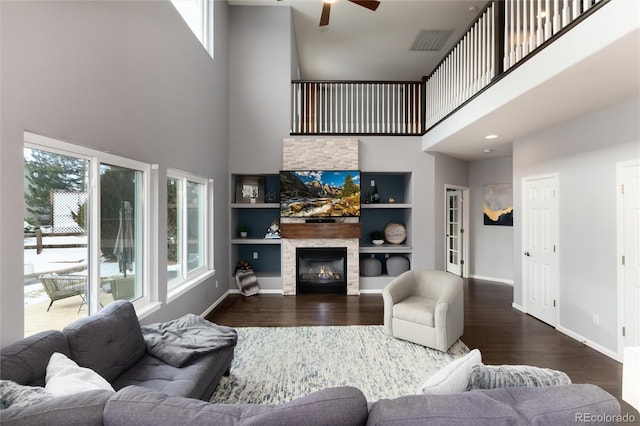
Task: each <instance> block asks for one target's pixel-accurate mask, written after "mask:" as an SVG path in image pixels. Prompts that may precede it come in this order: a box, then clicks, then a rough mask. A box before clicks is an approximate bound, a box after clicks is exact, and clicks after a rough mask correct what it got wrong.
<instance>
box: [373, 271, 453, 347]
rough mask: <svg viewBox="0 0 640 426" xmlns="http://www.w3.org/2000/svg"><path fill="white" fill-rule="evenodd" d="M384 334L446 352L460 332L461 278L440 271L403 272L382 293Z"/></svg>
mask: <svg viewBox="0 0 640 426" xmlns="http://www.w3.org/2000/svg"><path fill="white" fill-rule="evenodd" d="M382 298H383V301H384V332H385V334H388V335H391V336H393V337H396V338H398V339H403V340H408V341H410V342H414V343H417V344H419V345H423V346H427V347H430V348H434V349H438V350H440V351H447V350H448V349H449V347H450V346H451V345H452V344H453V343H454V342H455V341H456V340H458V338H459V337H460V336H462V333H463V332H464V296H463V289H462V278H460V277H459V276H457V275H453V274H450V273H448V272H444V271H413V270H412V271H406V272H404V273H402V274H401V275H399V276H398V277H397V278H395V279H394V280H393V281H391V282H390V283H389V284H388V285H387V286H386V287H385V288H384V290H383V291H382Z"/></svg>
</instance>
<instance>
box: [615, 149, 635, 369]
mask: <svg viewBox="0 0 640 426" xmlns="http://www.w3.org/2000/svg"><path fill="white" fill-rule="evenodd" d="M639 165H640V160H639V159H634V160H628V161H621V162H619V163H616V187H615V191H616V282H617V288H618V309H617V327H616V336H617V337H618V338H617V350H618V354H617V356H618V357H619V358H620V359H622V358H623V356H624V336H623V335H622V327H624V324H625V321H624V319H625V310H624V308H625V297H624V293H625V282H624V267H623V265H622V262H621V261H620V259H622V256H623V255H624V254H625V252H624V226H623V223H624V197H623V195H622V194H621V191H620V187H621V185H622V184H623V183H624V174H623V173H624V172H623V169H625V168H627V167H638V166H639Z"/></svg>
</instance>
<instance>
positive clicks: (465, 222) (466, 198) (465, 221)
mask: <svg viewBox="0 0 640 426" xmlns="http://www.w3.org/2000/svg"><path fill="white" fill-rule="evenodd" d="M449 189H453V190H456V191H462V229H464V233H463V234H462V250H460V257H461V260H463V261H464V264H463V265H462V278H469V277H470V275H469V263H470V262H469V258H470V256H471V254H470V250H469V248H470V247H471V245H470V244H469V234H470V233H471V232H470V223H469V210H470V208H469V207H470V205H471V190H470V188H469V187H467V186H460V185H451V184H448V183H446V184H445V185H444V238H445V242H444V253H445V255H444V263H445V264H444V269H445V270H446V269H447V256H448V253H447V241H446V238H447V227H448V219H447V218H448V215H449V211H448V206H449V199H448V197H447V190H449Z"/></svg>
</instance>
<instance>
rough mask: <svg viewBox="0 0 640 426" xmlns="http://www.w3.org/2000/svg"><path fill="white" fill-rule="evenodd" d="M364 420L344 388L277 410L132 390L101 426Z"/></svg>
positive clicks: (360, 401)
mask: <svg viewBox="0 0 640 426" xmlns="http://www.w3.org/2000/svg"><path fill="white" fill-rule="evenodd" d="M367 414H368V413H367V400H366V399H365V396H364V394H363V393H362V392H361V391H360V390H359V389H356V388H353V387H348V386H345V387H336V388H328V389H323V390H321V391H318V392H314V393H311V394H309V395H306V396H303V397H301V398H298V399H295V400H293V401H290V402H287V403H284V404H280V405H261V404H210V403H207V402H204V401H198V400H195V399H190V398H180V397H171V396H168V395H165V394H162V393H159V392H154V391H151V390H148V389H145V388H140V387H137V386H130V387H127V388H125V389H122V390H120V391H118V393H117V394H116V395H115V396H114V397H113V398H111V399H110V400H109V401H108V402H107V404H106V406H105V410H104V424H105V426H120V425H123V424H126V425H127V426H136V425H149V426H152V425H153V426H161V425H187V424H192V425H199V426H205V425H243V426H252V425H255V426H281V425H295V424H305V425H315V426H322V425H327V426H342V425H344V426H357V425H364V424H365V422H366V420H367Z"/></svg>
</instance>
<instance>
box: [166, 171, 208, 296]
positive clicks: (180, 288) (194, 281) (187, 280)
mask: <svg viewBox="0 0 640 426" xmlns="http://www.w3.org/2000/svg"><path fill="white" fill-rule="evenodd" d="M169 179H174V180H179V181H180V182H181V183H182V192H181V194H179V196H180V197H181V198H182V202H181V203H180V205H181V206H182V210H183V211H182V212H181V213H182V214H181V215H180V216H179V217H182V218H183V219H186V218H187V213H186V209H187V203H186V190H187V182H195V183H198V184H200V185H203V187H204V188H203V196H204V198H205V199H204V200H202V202H203V208H204V212H203V215H204V218H203V225H204V230H203V233H202V235H203V236H204V238H205V241H204V244H203V245H204V248H203V251H204V252H203V253H202V257H203V258H204V265H203V266H202V267H200V268H198V269H197V270H195V271H192V272H191V273H189V271H188V257H187V256H186V253H187V247H186V245H187V241H186V237H184V238H183V241H182V247H181V248H180V250H181V256H180V258H181V259H182V265H181V268H180V273H181V274H182V277H180V278H181V280H180V281H179V282H177V284H176V285H175V287H174V288H171V289H170V288H169V283H170V281H169V280H167V301H173V300H175V299H176V298H177V297H179V296H180V295H182V294H184V293H185V292H186V291H188V290H190V289H191V288H193V287H195V286H197V285H198V284H200V283H201V282H202V281H203V280H206V279H207V278H210V277H212V276H213V275H214V274H215V269H214V251H213V250H214V244H213V241H214V239H215V238H214V234H213V233H214V217H213V203H214V181H213V179H211V178H208V177H203V176H198V175H195V174H193V173H189V172H184V171H182V170H178V169H171V168H169V169H167V180H169ZM165 184H166V182H165ZM179 225H181V226H183V227H184V229H183V230H182V235H183V236H186V235H187V229H186V227H187V222H186V220H185V221H184V223H181V224H179Z"/></svg>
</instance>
